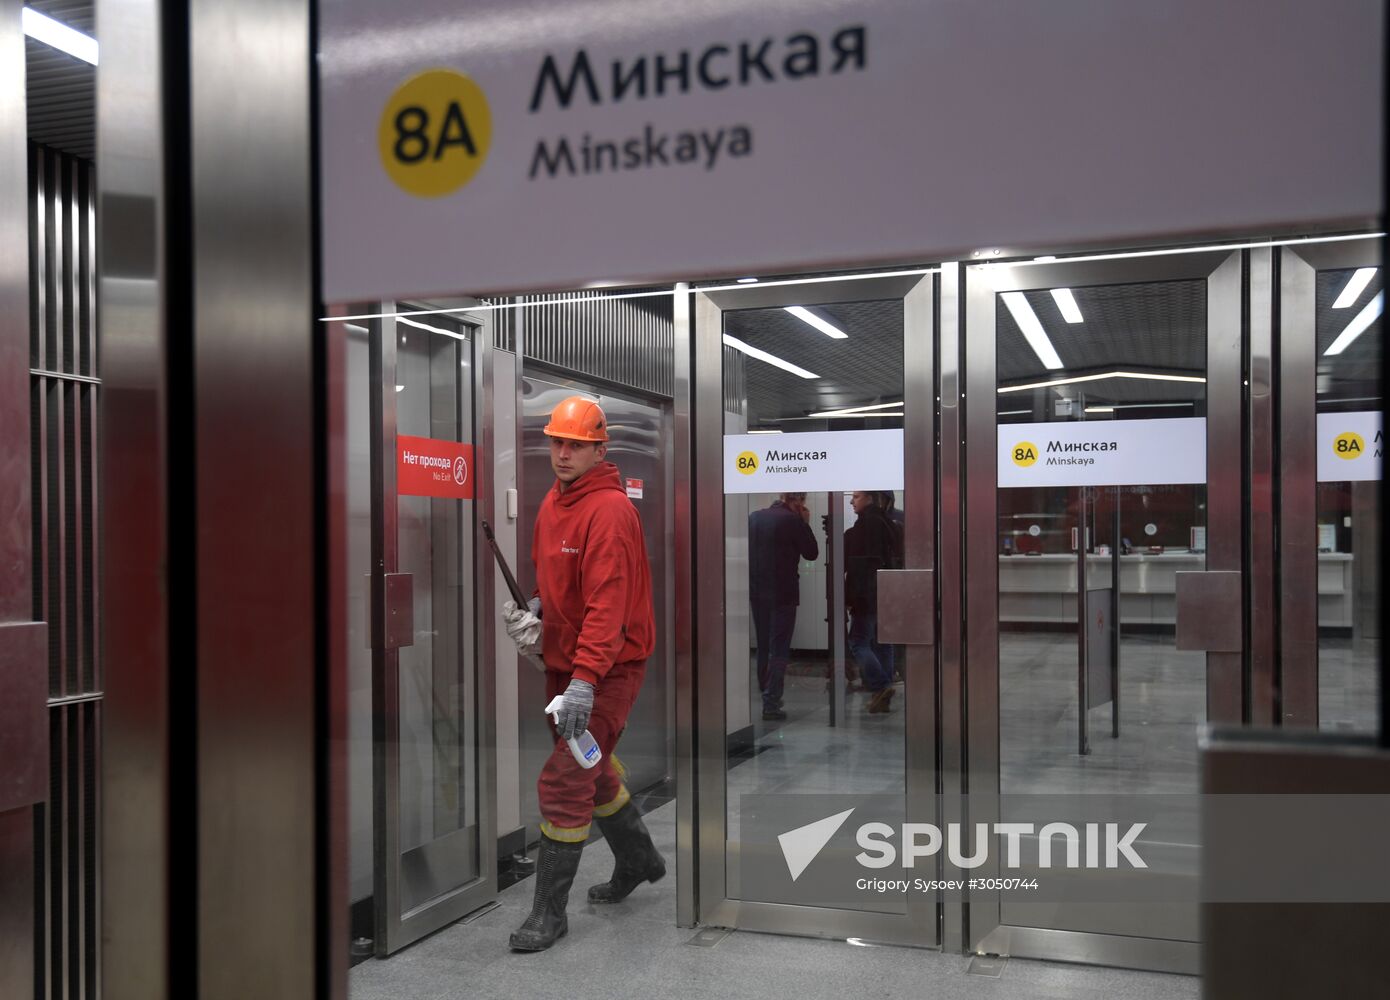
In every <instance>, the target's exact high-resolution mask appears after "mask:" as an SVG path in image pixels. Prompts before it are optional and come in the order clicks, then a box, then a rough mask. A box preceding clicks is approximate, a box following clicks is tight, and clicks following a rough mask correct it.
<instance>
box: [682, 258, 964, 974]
mask: <svg viewBox="0 0 1390 1000" xmlns="http://www.w3.org/2000/svg"><path fill="white" fill-rule="evenodd" d="M934 270H935V269H931V271H934ZM935 289H936V282H935V280H934V275H933V274H932V273H930V272H922V271H918V272H912V273H908V274H904V275H900V276H888V277H883V276H876V277H871V278H855V277H854V276H852V275H845V276H843V277H839V278H827V279H825V280H823V281H815V282H810V283H798V284H795V285H793V286H791V287H787V286H778V285H767V286H758V285H751V286H749V287H747V288H739V289H726V290H717V289H710V290H705V291H701V290H693V291H692V293H691V297H692V298H693V300H694V302H693V307H694V330H693V337H690V338H689V341H690V347H691V350H690V351H689V355H688V356H689V357H690V358H691V368H690V375H691V376H693V377H686V370H685V368H684V365H683V364H682V363H681V362H680V361H679V360H678V364H677V378H676V426H677V428H678V429H679V428H681V427H682V426H686V425H687V424H688V426H689V427H690V430H691V432H692V436H693V441H694V444H693V454H692V456H691V458H692V462H691V465H692V467H693V468H692V470H691V471H692V481H693V482H692V485H693V491H692V492H693V497H694V501H695V508H696V516H695V517H694V518H693V525H692V530H691V531H690V533H689V534H688V535H687V534H684V533H678V535H677V542H678V547H680V546H682V545H684V544H687V543H686V539H687V538H688V539H689V542H688V544H689V545H691V546H692V547H693V551H692V552H689V553H682V552H678V554H677V559H678V562H679V563H680V564H682V565H686V566H689V567H691V568H692V569H693V571H694V591H695V593H694V598H695V615H694V622H693V624H694V629H693V636H692V638H691V639H690V642H691V647H690V648H691V653H692V666H693V670H694V674H695V677H694V678H693V685H692V684H690V683H689V682H688V681H687V682H686V683H681V681H682V680H683V679H684V678H683V675H682V671H681V670H680V669H679V667H678V670H677V677H678V684H677V698H678V699H680V700H681V701H683V702H685V704H684V705H678V710H677V717H678V719H680V720H684V719H690V720H693V721H694V732H693V734H692V735H693V740H694V748H693V749H694V757H695V768H694V770H695V774H694V776H693V780H694V785H695V788H694V790H695V792H696V795H695V799H696V801H695V803H694V804H693V810H692V811H693V815H692V816H691V817H690V818H689V820H688V821H686V822H688V823H689V826H690V828H691V829H692V832H693V838H692V841H693V843H692V845H691V850H690V853H689V855H688V856H689V857H690V859H691V860H692V861H694V862H695V871H694V878H693V879H686V880H684V881H683V883H682V884H681V885H679V886H678V895H679V901H678V913H679V914H680V915H681V916H682V917H684V916H686V915H687V914H689V915H693V917H694V919H695V920H696V921H698V922H699V923H702V924H708V925H714V926H719V927H732V928H738V929H741V930H750V931H767V932H773V933H779V934H793V935H804V936H811V937H827V938H845V937H857V938H863V939H866V940H869V941H875V942H882V943H887V944H900V945H913V946H920V947H933V948H934V947H938V946H939V944H940V926H941V925H940V919H939V907H938V902H939V901H938V900H937V899H934V898H932V897H930V896H926V895H925V894H921V893H917V894H911V895H910V897H909V900H908V910H907V913H906V914H885V913H872V912H866V911H861V910H849V909H836V908H830V907H811V906H799V905H791V904H783V903H767V902H757V901H748V900H739V899H729V898H728V896H727V890H726V886H727V884H728V883H727V880H726V867H727V855H726V851H725V844H726V839H727V838H726V817H727V796H726V789H727V785H726V775H727V770H726V764H727V762H726V760H725V747H726V735H725V728H726V727H725V718H726V706H725V702H724V698H725V670H726V666H725V658H726V651H725V642H724V639H725V622H724V570H725V566H724V560H725V557H724V514H723V511H724V476H723V438H724V426H723V413H724V405H723V350H724V348H723V340H722V335H723V329H724V324H723V313H724V311H725V310H734V309H739V310H742V309H759V308H772V307H780V306H790V305H818V304H828V303H835V302H853V301H860V302H862V301H866V300H874V299H879V300H881V299H901V300H902V301H903V323H904V330H903V354H904V357H903V399H904V403H905V405H904V420H903V425H904V451H905V453H906V454H911V455H914V456H920V457H921V458H922V459H923V460H922V461H914V462H908V463H905V472H906V475H907V479H906V480H905V482H904V487H905V490H904V492H905V493H907V491H908V490H911V491H913V492H911V493H910V494H908V495H909V496H910V497H911V502H910V503H907V504H906V505H905V509H904V517H905V519H906V524H905V528H906V531H905V536H906V541H907V545H908V549H907V552H906V555H907V561H908V562H909V564H910V565H912V564H915V565H914V566H913V568H922V569H931V570H933V571H934V570H935V569H936V566H935V555H936V552H935V550H936V542H935V538H936V523H935V522H936V496H935V490H934V483H933V482H932V480H933V479H934V474H935V465H936V462H935V452H936V446H935V442H936V421H935V415H936V407H935V399H934V393H933V391H932V387H933V386H934V383H935V358H934V348H935V344H936V292H935ZM683 292H684V289H678V293H677V341H676V350H677V355H678V359H679V357H680V355H681V354H682V352H683V350H684V349H685V347H686V344H685V343H684V342H683V341H685V340H686V337H683V336H682V334H684V333H685V328H684V327H683V325H682V323H681V314H682V312H683V310H681V308H680V305H681V298H682V297H683V296H682V294H681V293H683ZM677 472H678V475H679V473H680V470H679V469H678V470H677ZM699 636H706V637H711V638H710V641H704V642H701V641H700V639H699V638H698V637H699ZM935 650H936V647H935V646H908V647H907V669H908V670H910V671H912V672H914V673H915V674H916V675H917V676H918V677H921V678H930V682H924V683H916V684H909V685H908V686H907V689H906V701H907V719H908V722H907V727H908V728H907V732H908V737H907V738H906V739H905V741H904V743H905V745H904V755H905V760H904V764H905V778H906V781H905V786H906V788H905V791H906V797H907V817H908V819H909V820H911V821H923V822H936V821H937V817H936V790H937V787H936V786H937V753H936V735H937V729H938V725H937V697H936V684H935V678H936V652H935ZM681 652H682V650H681V649H680V648H678V650H677V655H678V656H679V655H680V654H681ZM692 687H693V690H692ZM914 729H915V730H916V733H915V734H914ZM924 732H925V733H926V734H928V738H922V736H923V734H924ZM686 787H687V788H688V786H686ZM687 795H688V792H687ZM681 819H684V814H682V816H681ZM678 826H679V827H680V830H681V831H684V830H685V829H687V827H686V825H685V823H684V822H682V823H678ZM680 846H681V845H680V844H678V855H680V857H681V858H682V859H683V858H685V857H687V855H686V854H684V853H681V849H680Z"/></svg>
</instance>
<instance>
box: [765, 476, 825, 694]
mask: <svg viewBox="0 0 1390 1000" xmlns="http://www.w3.org/2000/svg"><path fill="white" fill-rule="evenodd" d="M810 521H811V512H810V511H809V510H807V509H806V494H805V493H783V494H782V495H781V497H780V498H779V499H777V500H774V501H773V502H772V504H771V506H768V507H764V508H763V509H762V510H755V511H753V513H751V514H749V515H748V596H749V599H750V601H751V603H752V606H753V629H754V633H755V634H756V635H757V639H758V687H759V688H760V689H761V690H762V693H763V720H764V721H773V720H777V719H785V718H786V717H787V713H786V712H785V711H783V710H782V684H783V680H784V678H785V677H786V673H787V661H788V660H789V659H790V658H791V645H792V631H793V630H794V629H795V628H796V609H797V605H799V604H800V603H801V581H800V574H799V573H798V572H797V564H798V562H800V560H802V559H816V558H818V557H819V556H820V546H818V545H817V544H816V536H815V535H814V534H813V533H812V531H811V525H810Z"/></svg>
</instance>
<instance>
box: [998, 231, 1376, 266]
mask: <svg viewBox="0 0 1390 1000" xmlns="http://www.w3.org/2000/svg"><path fill="white" fill-rule="evenodd" d="M1384 235H1385V233H1384V232H1377V233H1350V234H1348V235H1346V236H1305V237H1300V238H1294V239H1287V240H1260V241H1258V242H1253V243H1214V244H1211V245H1209V246H1200V247H1165V248H1163V249H1162V250H1130V251H1124V252H1117V253H1095V254H1085V255H1082V256H1077V257H1050V256H1049V257H1035V258H1034V259H1033V260H1014V261H989V262H988V263H982V264H977V265H973V266H976V267H985V268H990V267H1036V266H1038V265H1039V264H1073V263H1078V264H1079V263H1084V262H1086V261H1092V260H1132V259H1134V258H1138V257H1172V256H1174V255H1175V254H1185V253H1211V252H1212V251H1216V250H1256V249H1259V248H1260V247H1299V246H1311V245H1313V244H1317V243H1345V242H1347V241H1348V240H1376V239H1380V238H1381V237H1383V236H1384Z"/></svg>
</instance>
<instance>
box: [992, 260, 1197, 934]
mask: <svg viewBox="0 0 1390 1000" xmlns="http://www.w3.org/2000/svg"><path fill="white" fill-rule="evenodd" d="M1051 291H1052V290H1050V289H1040V290H1035V291H1027V292H1022V293H1019V292H1013V293H1005V294H1002V295H999V296H996V306H997V348H998V350H997V360H998V373H997V374H998V385H997V390H998V395H997V413H998V421H999V428H998V433H999V443H1000V445H1001V446H1008V447H1010V448H1011V449H1012V448H1014V447H1015V444H1016V443H1017V444H1027V445H1031V446H1032V448H1033V449H1034V453H1033V454H1027V451H1028V449H1027V448H1026V447H1025V448H1024V449H1023V452H1022V453H1020V456H1019V457H1018V458H1017V459H1016V461H1017V462H1018V463H1020V466H1021V468H1023V469H1025V470H1027V474H1030V475H1034V476H1035V477H1037V478H1040V479H1042V480H1043V481H1044V482H1050V483H1053V485H1039V486H1033V487H1030V486H1027V485H1024V486H1007V487H1004V488H1001V489H1000V490H999V493H998V518H999V526H998V528H999V543H998V571H999V608H998V621H999V713H1000V718H999V742H1000V747H999V750H1000V775H999V779H1000V782H999V787H1000V792H1001V794H1002V795H1003V796H1004V799H1003V817H1002V818H1003V819H1004V820H1005V821H1009V822H1020V823H1028V822H1034V823H1036V822H1038V821H1039V816H1038V815H1037V814H1036V812H1033V809H1034V807H1035V806H1036V803H1037V801H1038V800H1036V799H1033V800H1031V801H1030V804H1029V805H1027V806H1025V805H1022V804H1021V803H1020V801H1019V800H1017V799H1014V800H1011V799H1010V798H1009V797H1010V796H1020V795H1022V796H1040V795H1043V796H1052V795H1059V796H1062V795H1065V796H1077V795H1094V794H1107V793H1108V794H1126V795H1129V794H1146V793H1151V794H1158V793H1184V794H1191V793H1195V792H1196V791H1197V789H1198V770H1197V731H1198V727H1199V726H1200V725H1201V724H1202V723H1203V722H1204V721H1205V719H1206V703H1207V693H1206V692H1207V688H1206V660H1205V654H1204V653H1199V652H1182V651H1179V650H1178V649H1177V647H1176V642H1175V621H1176V601H1175V574H1176V573H1178V572H1182V571H1193V570H1202V569H1204V568H1205V567H1206V556H1205V551H1206V523H1207V522H1206V492H1207V491H1206V484H1205V476H1206V472H1205V463H1202V462H1198V463H1196V464H1195V465H1194V466H1193V468H1194V470H1195V472H1194V473H1193V474H1192V475H1190V476H1187V477H1184V478H1187V479H1188V480H1189V481H1186V482H1181V483H1172V482H1162V481H1159V482H1142V481H1140V482H1136V481H1135V479H1136V478H1141V479H1142V476H1143V474H1144V473H1143V471H1139V472H1138V473H1137V474H1135V475H1131V476H1129V477H1128V481H1127V482H1125V483H1123V484H1114V483H1106V482H1096V481H1095V478H1096V477H1095V476H1094V474H1092V473H1089V472H1088V471H1087V468H1088V467H1087V465H1086V464H1085V462H1086V459H1085V455H1086V452H1085V451H1080V450H1078V451H1074V452H1073V451H1068V450H1066V447H1065V442H1066V441H1068V440H1097V441H1101V440H1105V439H1108V438H1111V437H1118V435H1119V434H1125V433H1134V434H1140V435H1145V437H1143V438H1141V440H1142V441H1145V442H1148V441H1152V444H1151V445H1149V444H1144V445H1142V446H1141V447H1140V451H1141V452H1142V451H1143V450H1145V449H1148V448H1150V447H1152V448H1155V449H1156V448H1171V447H1172V444H1171V442H1172V440H1173V439H1172V438H1163V437H1160V436H1159V435H1160V433H1170V431H1168V430H1167V428H1170V427H1171V426H1172V425H1160V424H1157V423H1142V426H1129V427H1126V428H1125V429H1124V430H1123V431H1120V430H1119V428H1118V426H1117V425H1119V424H1121V423H1124V424H1131V425H1133V424H1139V423H1141V422H1156V421H1168V420H1172V419H1174V418H1193V417H1205V415H1206V386H1205V376H1206V336H1207V329H1206V311H1207V296H1206V284H1205V282H1204V281H1170V282H1161V283H1147V284H1133V285H1108V286H1095V287H1077V288H1072V289H1070V300H1069V301H1063V300H1066V299H1067V296H1057V295H1054V294H1051ZM1072 303H1074V306H1075V311H1074V312H1072V315H1071V319H1070V321H1069V320H1068V318H1067V316H1066V315H1065V314H1064V312H1063V311H1062V309H1063V307H1064V306H1065V307H1066V309H1067V310H1068V311H1071V310H1072ZM1078 313H1079V320H1078V315H1077V314H1078ZM1025 331H1026V333H1025ZM1024 425H1028V426H1024ZM1078 425H1081V426H1080V427H1078ZM1094 425H1100V427H1099V428H1098V429H1097V430H1096V431H1095V432H1087V431H1086V430H1084V428H1089V427H1092V426H1094ZM1203 427H1204V424H1203V425H1198V424H1188V425H1186V428H1185V429H1184V430H1180V431H1171V433H1192V432H1194V431H1195V433H1197V434H1199V435H1204V434H1205V431H1204V429H1203ZM1110 428H1115V431H1116V432H1117V433H1116V434H1113V435H1112V434H1110V433H1108V431H1109V429H1110ZM1160 428H1164V430H1163V431H1162V432H1161V431H1160ZM1148 435H1153V437H1149V436H1148ZM1076 456H1081V457H1080V458H1078V457H1076ZM1073 462H1074V463H1076V464H1071V463H1073ZM1139 468H1140V469H1141V470H1142V469H1143V463H1142V462H1141V463H1140V465H1139ZM1020 475H1021V476H1022V475H1023V474H1022V473H1021V474H1020ZM1194 479H1200V480H1201V481H1191V480H1194ZM1059 480H1060V481H1059ZM1078 546H1080V547H1081V548H1083V549H1084V550H1085V562H1084V565H1085V567H1086V571H1085V582H1084V590H1085V592H1086V594H1085V604H1084V608H1085V612H1086V613H1085V616H1084V618H1083V617H1081V616H1080V608H1079V607H1078V590H1079V589H1082V588H1080V587H1079V586H1078V582H1079V580H1080V579H1081V576H1082V573H1081V565H1082V562H1081V559H1080V554H1079V553H1078V551H1077V548H1078ZM1117 579H1118V583H1119V600H1118V605H1117V604H1116V601H1115V582H1116V580H1117ZM1117 607H1118V612H1119V613H1118V618H1117V616H1116V614H1115V611H1116V609H1117ZM1117 621H1118V629H1119V631H1118V635H1117V634H1116V633H1115V631H1114V629H1115V627H1116V623H1117ZM1083 622H1084V626H1083V624H1082V623H1083ZM1083 644H1084V652H1085V657H1084V659H1083V656H1082V653H1083ZM1083 683H1084V690H1085V692H1086V700H1087V702H1088V704H1087V706H1085V707H1083V706H1082V703H1081V702H1082V690H1083ZM1083 722H1084V723H1085V727H1086V732H1084V733H1083ZM1116 726H1118V731H1117V730H1116ZM1087 735H1088V736H1089V739H1088V744H1087V745H1085V746H1083V739H1085V737H1086V736H1087ZM1193 801H1194V802H1195V796H1194V797H1193ZM1011 810H1012V811H1013V814H1010V813H1011ZM1025 812H1031V813H1032V814H1030V815H1025V814H1024V813H1025ZM1048 818H1049V819H1050V818H1052V817H1048ZM1056 818H1059V819H1063V818H1066V817H1056ZM1087 818H1093V817H1087ZM1144 818H1145V819H1150V817H1148V816H1145V817H1144ZM1197 820H1198V816H1197V812H1196V810H1195V808H1187V809H1183V808H1174V809H1170V810H1166V811H1165V813H1164V814H1163V815H1162V816H1161V817H1155V818H1154V819H1153V821H1152V822H1150V824H1149V826H1148V828H1147V829H1146V830H1145V831H1144V833H1143V834H1142V836H1141V838H1140V840H1139V841H1138V842H1137V843H1138V844H1139V845H1140V852H1141V854H1142V856H1143V857H1144V858H1145V860H1146V861H1148V862H1149V864H1150V866H1151V868H1152V876H1153V877H1155V878H1160V879H1171V878H1175V879H1178V880H1181V881H1184V882H1190V883H1191V887H1192V891H1191V899H1192V901H1193V902H1192V903H1187V902H1159V903H1145V904H1126V905H1115V904H1108V903H1094V902H1092V903H1085V902H1064V903H1057V902H1055V898H1056V897H1055V896H1054V897H1052V898H1051V899H1049V901H1048V902H1037V903H1033V902H1018V901H1015V900H1013V899H1010V898H1005V899H1004V900H1003V901H1002V903H1001V922H1002V923H1004V924H1013V925H1018V926H1028V927H1046V928H1052V929H1059V930H1076V931H1090V932H1096V933H1106V934H1126V935H1138V936H1144V937H1168V938H1175V939H1187V940H1192V939H1195V936H1196V916H1197V912H1196V906H1195V899H1196V885H1195V880H1196V875H1197V849H1196V845H1197V841H1198V836H1197V834H1198V829H1197ZM1026 840H1027V838H1025V841H1026ZM1033 851H1034V855H1033V856H1034V857H1036V847H1033ZM1025 853H1026V852H1025ZM1147 874H1148V873H1146V875H1147ZM1078 876H1079V877H1084V873H1081V872H1077V873H1072V874H1071V876H1070V877H1072V878H1076V877H1078ZM1068 877H1069V875H1068V873H1067V872H1065V871H1059V870H1052V871H1050V872H1048V873H1047V875H1046V878H1047V880H1048V881H1049V884H1051V885H1053V886H1056V885H1058V884H1059V880H1064V879H1067V878H1068ZM1179 895H1181V892H1180V893H1179ZM1170 898H1172V897H1171V896H1170Z"/></svg>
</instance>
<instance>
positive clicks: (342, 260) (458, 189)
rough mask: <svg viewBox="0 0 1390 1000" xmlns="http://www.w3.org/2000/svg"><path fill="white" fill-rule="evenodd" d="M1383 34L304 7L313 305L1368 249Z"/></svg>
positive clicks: (1342, 18) (472, 7)
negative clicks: (1347, 234) (1272, 249)
mask: <svg viewBox="0 0 1390 1000" xmlns="http://www.w3.org/2000/svg"><path fill="white" fill-rule="evenodd" d="M1383 16H1384V13H1383V5H1382V4H1379V3H1374V2H1371V0H1319V2H1318V3H1303V4H1299V3H1269V2H1268V0H1222V2H1220V3H1212V2H1211V0H1149V2H1146V3H1116V2H1114V0H1049V2H1048V3H1039V2H1037V0H993V2H991V3H979V2H978V0H934V2H932V3H922V2H921V0H820V2H818V3H815V4H807V3H805V2H804V0H764V2H762V3H759V4H748V3H746V2H744V0H702V2H701V3H698V4H695V3H684V4H682V3H674V2H672V3H652V2H651V0H581V2H571V3H558V2H551V3H546V2H542V0H528V2H525V3H519V2H517V0H475V2H471V3H468V4H460V3H458V0H415V2H413V3H410V4H400V3H392V4H386V3H381V2H380V0H321V3H320V4H319V17H320V39H321V52H320V59H319V68H320V82H321V94H322V98H321V112H322V113H321V115H320V122H321V129H322V132H321V138H322V143H323V146H322V148H323V155H322V157H321V158H320V162H321V163H322V188H321V190H322V194H323V205H324V211H323V213H322V217H323V243H322V246H323V252H324V273H323V279H324V290H325V296H326V298H327V299H328V301H330V302H347V301H351V300H354V299H364V300H370V299H373V298H390V297H393V296H395V297H403V296H406V295H416V294H433V293H452V292H472V293H486V292H497V291H521V290H525V289H533V288H539V289H559V288H571V287H576V286H578V285H581V284H583V283H586V282H591V281H623V282H636V281H642V280H669V279H671V278H672V277H705V276H715V275H733V274H738V275H741V274H747V273H750V272H751V273H757V272H759V271H764V272H766V271H774V270H787V269H797V268H805V267H812V266H816V265H824V264H829V263H833V264H836V265H852V264H855V263H864V264H869V263H873V262H878V261H921V260H931V259H949V258H951V257H953V256H956V255H960V254H964V255H967V256H968V255H969V253H970V252H971V251H972V250H975V249H978V248H981V247H983V246H990V247H994V246H998V245H999V243H998V242H997V241H999V240H1008V244H1007V248H1008V249H1009V250H1011V251H1018V252H1028V251H1030V250H1033V251H1037V252H1043V251H1046V252H1055V251H1056V250H1057V249H1061V248H1067V247H1076V246H1096V245H1104V246H1115V245H1124V244H1128V243H1132V242H1133V241H1135V240H1137V239H1141V238H1142V239H1144V240H1146V241H1150V242H1152V241H1154V240H1157V239H1158V238H1159V237H1162V236H1165V235H1172V236H1181V237H1183V238H1190V237H1191V234H1193V233H1198V232H1200V233H1206V234H1230V235H1246V234H1248V233H1251V232H1286V231H1302V230H1307V229H1308V228H1310V227H1314V226H1316V227H1319V228H1321V227H1326V226H1328V225H1329V224H1332V223H1341V224H1342V227H1343V228H1353V227H1357V226H1361V225H1365V224H1370V223H1372V222H1373V220H1374V219H1375V218H1376V217H1377V214H1378V212H1379V210H1380V180H1381V178H1380V174H1379V164H1380V145H1381V129H1379V128H1377V127H1375V123H1378V122H1383V120H1384V114H1383V111H1382V107H1381V105H1382V96H1381V95H1382V88H1381V81H1380V59H1381V44H1382V41H1383V31H1382V18H1383ZM368 40H369V41H368ZM1271 66H1297V67H1298V72H1290V73H1271V72H1270V71H1269V67H1271ZM967 84H968V85H967ZM946 94H950V95H951V98H952V99H951V101H949V102H943V101H941V100H939V99H938V98H940V97H941V96H942V95H946ZM1329 108H1335V109H1336V113H1335V114H1329V113H1328V109H1329ZM1059 109H1065V113H1059ZM1291 121H1296V122H1298V123H1299V129H1300V132H1299V137H1300V140H1301V141H1299V142H1297V143H1289V142H1288V141H1287V125H1288V123H1289V122H1291ZM1155 122H1160V123H1162V127H1155V124H1154V123H1155ZM1098 126H1099V127H1098ZM1327 150H1336V151H1337V155H1336V156H1328V155H1327ZM1137 177H1143V178H1161V182H1160V183H1156V184H1141V185H1136V184H1135V178H1137ZM942 191H949V192H950V197H948V198H943V197H940V196H939V192H942ZM655 220H659V221H660V224H659V225H658V224H655ZM672 233H679V238H678V239H673V238H671V236H672Z"/></svg>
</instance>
